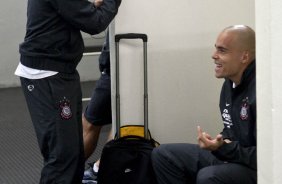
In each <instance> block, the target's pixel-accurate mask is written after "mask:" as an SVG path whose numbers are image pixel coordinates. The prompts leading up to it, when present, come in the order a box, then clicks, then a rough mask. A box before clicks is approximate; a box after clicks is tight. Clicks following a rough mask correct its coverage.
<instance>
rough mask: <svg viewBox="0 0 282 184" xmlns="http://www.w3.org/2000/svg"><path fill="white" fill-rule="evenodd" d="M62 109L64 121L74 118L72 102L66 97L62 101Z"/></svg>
mask: <svg viewBox="0 0 282 184" xmlns="http://www.w3.org/2000/svg"><path fill="white" fill-rule="evenodd" d="M60 109H61V113H60V115H61V117H62V119H65V120H68V119H70V118H71V117H72V112H71V107H70V101H69V100H68V99H67V98H66V97H64V99H63V100H62V101H60Z"/></svg>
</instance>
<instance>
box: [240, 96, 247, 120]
mask: <svg viewBox="0 0 282 184" xmlns="http://www.w3.org/2000/svg"><path fill="white" fill-rule="evenodd" d="M242 102H243V104H242V106H241V111H240V118H241V120H247V119H248V117H249V115H248V109H249V100H248V97H247V98H245V99H243V101H242Z"/></svg>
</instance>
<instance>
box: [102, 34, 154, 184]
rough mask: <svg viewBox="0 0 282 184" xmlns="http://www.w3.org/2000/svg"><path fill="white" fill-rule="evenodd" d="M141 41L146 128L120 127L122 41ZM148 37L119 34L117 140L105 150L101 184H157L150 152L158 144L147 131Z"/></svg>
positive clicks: (117, 49)
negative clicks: (120, 54)
mask: <svg viewBox="0 0 282 184" xmlns="http://www.w3.org/2000/svg"><path fill="white" fill-rule="evenodd" d="M121 39H142V40H143V49H144V126H140V125H127V126H123V127H121V126H120V96H119V41H120V40H121ZM147 40H148V38H147V35H145V34H135V33H130V34H118V35H116V36H115V42H116V132H117V133H116V137H115V139H114V140H112V141H110V142H108V143H107V144H106V145H105V146H104V148H103V151H102V155H101V160H100V166H99V172H98V184H156V180H155V175H154V171H153V168H152V165H151V152H152V150H153V149H154V147H155V146H157V145H158V143H157V142H156V141H155V140H153V139H152V138H151V135H150V132H149V130H148V92H147V91H148V89H147Z"/></svg>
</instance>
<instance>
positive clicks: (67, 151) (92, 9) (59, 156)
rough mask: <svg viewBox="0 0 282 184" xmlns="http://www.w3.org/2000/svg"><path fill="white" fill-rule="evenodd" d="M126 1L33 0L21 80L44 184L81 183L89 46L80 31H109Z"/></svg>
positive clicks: (22, 53) (21, 49)
mask: <svg viewBox="0 0 282 184" xmlns="http://www.w3.org/2000/svg"><path fill="white" fill-rule="evenodd" d="M120 3H121V0H104V1H103V3H101V0H97V1H96V2H93V3H92V2H89V1H87V0H28V6H27V29H26V35H25V39H24V42H23V43H22V44H21V45H20V50H19V51H20V54H21V59H20V64H19V66H18V68H17V70H16V72H15V74H16V75H18V76H20V80H21V85H22V88H23V91H24V94H25V98H26V102H27V105H28V108H29V112H30V115H31V119H32V122H33V125H34V128H35V132H36V135H37V139H38V143H39V147H40V150H41V153H42V156H43V159H44V166H43V169H42V172H41V179H40V183H41V184H55V183H60V184H79V183H81V180H82V176H83V171H84V151H83V136H82V122H81V119H82V117H81V114H82V102H81V97H82V95H81V87H80V78H79V74H78V72H77V70H76V66H77V65H78V63H79V62H80V60H81V57H82V54H83V51H84V43H83V39H82V36H81V33H80V31H84V32H86V33H89V34H97V33H100V32H101V31H103V30H105V29H106V28H107V26H108V25H109V24H110V22H111V21H112V20H113V18H114V17H115V15H116V14H117V12H118V8H119V5H120Z"/></svg>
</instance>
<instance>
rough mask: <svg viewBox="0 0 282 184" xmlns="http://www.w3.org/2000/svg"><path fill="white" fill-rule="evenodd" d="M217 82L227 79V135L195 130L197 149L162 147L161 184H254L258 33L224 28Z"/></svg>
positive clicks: (157, 158) (157, 164)
mask: <svg viewBox="0 0 282 184" xmlns="http://www.w3.org/2000/svg"><path fill="white" fill-rule="evenodd" d="M215 48H216V50H215V52H214V54H213V55H212V58H213V60H214V63H215V76H216V77H217V78H224V79H225V82H224V84H223V86H222V90H221V95H220V111H221V115H222V120H223V124H224V129H223V131H222V132H221V133H220V134H218V135H217V136H216V137H215V138H212V137H211V136H210V135H209V134H208V133H206V132H203V131H202V129H201V127H200V126H198V127H197V131H198V137H197V140H198V145H197V144H188V143H187V144H177V143H176V144H163V145H161V146H160V147H158V148H156V149H155V150H154V151H153V153H152V160H153V167H154V170H155V173H156V176H157V180H158V183H159V184H175V183H177V184H187V183H188V184H192V183H197V184H223V183H224V184H243V183H248V184H255V183H257V157H256V74H255V32H254V31H253V30H252V29H251V28H250V27H248V26H244V25H235V26H230V27H227V28H225V29H224V30H223V31H222V32H221V33H220V34H219V36H218V38H217V40H216V43H215Z"/></svg>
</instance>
